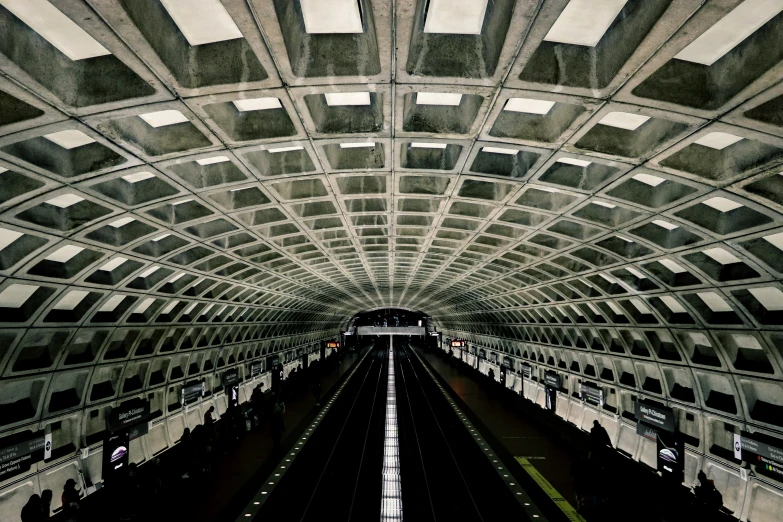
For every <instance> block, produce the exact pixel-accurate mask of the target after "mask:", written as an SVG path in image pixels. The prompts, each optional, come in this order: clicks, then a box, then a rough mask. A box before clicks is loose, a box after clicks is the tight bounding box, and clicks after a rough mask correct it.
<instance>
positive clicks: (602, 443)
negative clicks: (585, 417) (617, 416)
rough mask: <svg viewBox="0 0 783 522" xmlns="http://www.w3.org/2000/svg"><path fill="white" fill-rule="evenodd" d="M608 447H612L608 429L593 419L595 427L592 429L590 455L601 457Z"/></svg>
mask: <svg viewBox="0 0 783 522" xmlns="http://www.w3.org/2000/svg"><path fill="white" fill-rule="evenodd" d="M607 447H610V448H611V447H612V440H611V439H610V438H609V434H608V433H607V432H606V429H605V428H604V427H603V426H601V423H599V422H598V421H597V420H594V421H593V428H592V429H591V430H590V456H591V458H599V457H600V456H601V455H602V454H603V453H604V452H605V451H606V448H607Z"/></svg>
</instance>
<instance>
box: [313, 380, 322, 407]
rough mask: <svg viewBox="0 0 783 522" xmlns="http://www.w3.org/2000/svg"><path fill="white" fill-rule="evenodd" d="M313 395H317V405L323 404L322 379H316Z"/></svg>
mask: <svg viewBox="0 0 783 522" xmlns="http://www.w3.org/2000/svg"><path fill="white" fill-rule="evenodd" d="M313 396H314V397H315V405H316V406H320V405H321V381H316V382H315V385H314V386H313Z"/></svg>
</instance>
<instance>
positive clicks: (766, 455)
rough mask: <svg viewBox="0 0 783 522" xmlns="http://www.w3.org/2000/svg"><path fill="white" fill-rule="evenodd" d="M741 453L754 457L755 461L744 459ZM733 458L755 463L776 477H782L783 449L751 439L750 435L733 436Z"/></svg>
mask: <svg viewBox="0 0 783 522" xmlns="http://www.w3.org/2000/svg"><path fill="white" fill-rule="evenodd" d="M743 452H747V453H751V454H753V455H755V459H753V460H751V459H750V458H747V457H745V458H744V459H743V455H742V454H743ZM734 456H735V457H736V458H737V459H740V460H745V461H748V462H753V461H755V464H756V466H757V467H763V468H764V469H765V470H767V471H771V472H772V473H775V474H777V475H783V449H781V448H778V447H777V446H773V445H771V444H768V443H766V442H761V441H758V440H755V439H753V438H751V435H750V434H746V433H742V435H741V436H740V435H739V434H735V435H734Z"/></svg>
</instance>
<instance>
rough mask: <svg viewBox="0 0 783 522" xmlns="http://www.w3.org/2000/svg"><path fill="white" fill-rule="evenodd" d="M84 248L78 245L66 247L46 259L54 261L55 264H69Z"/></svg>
mask: <svg viewBox="0 0 783 522" xmlns="http://www.w3.org/2000/svg"><path fill="white" fill-rule="evenodd" d="M82 250H84V248H82V247H80V246H76V245H66V246H64V247H62V248H59V249H57V250H55V251H54V252H52V253H51V254H49V255H48V256H46V257H45V258H44V259H46V260H47V261H54V262H55V263H67V262H68V261H70V260H71V259H73V258H74V257H75V256H76V255H78V254H79V253H80V252H81V251H82Z"/></svg>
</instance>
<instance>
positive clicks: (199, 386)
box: [182, 381, 204, 404]
mask: <svg viewBox="0 0 783 522" xmlns="http://www.w3.org/2000/svg"><path fill="white" fill-rule="evenodd" d="M203 396H204V382H203V381H197V382H194V383H190V384H186V385H185V386H183V387H182V404H190V403H191V402H194V401H197V400H198V399H199V398H200V397H203Z"/></svg>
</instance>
